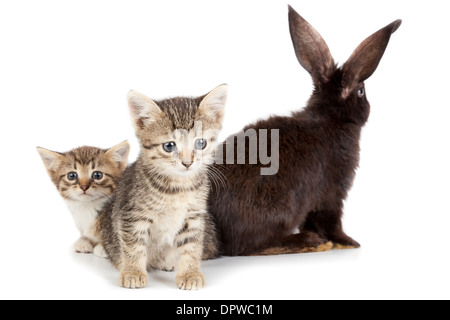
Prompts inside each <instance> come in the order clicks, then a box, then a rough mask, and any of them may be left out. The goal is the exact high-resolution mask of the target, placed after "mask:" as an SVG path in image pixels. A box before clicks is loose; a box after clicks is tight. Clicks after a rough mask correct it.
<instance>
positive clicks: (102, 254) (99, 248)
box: [94, 244, 108, 259]
mask: <svg viewBox="0 0 450 320" xmlns="http://www.w3.org/2000/svg"><path fill="white" fill-rule="evenodd" d="M94 254H95V255H96V256H97V257H99V258H104V259H108V255H107V254H106V251H105V248H104V247H103V246H102V245H101V244H99V245H97V246H96V247H95V248H94Z"/></svg>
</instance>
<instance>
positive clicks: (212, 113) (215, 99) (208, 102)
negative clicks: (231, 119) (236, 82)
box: [198, 84, 228, 123]
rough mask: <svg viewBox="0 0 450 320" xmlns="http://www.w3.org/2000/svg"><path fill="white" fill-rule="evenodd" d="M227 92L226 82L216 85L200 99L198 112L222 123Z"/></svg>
mask: <svg viewBox="0 0 450 320" xmlns="http://www.w3.org/2000/svg"><path fill="white" fill-rule="evenodd" d="M227 93H228V86H227V85H226V84H222V85H220V86H218V87H217V88H215V89H214V90H213V91H211V92H210V93H208V94H207V95H206V96H205V97H204V98H203V99H202V101H201V102H200V106H199V108H198V112H199V113H200V114H201V115H203V116H206V117H208V118H209V119H213V120H214V121H216V122H219V123H222V121H223V117H224V109H225V104H226V102H227Z"/></svg>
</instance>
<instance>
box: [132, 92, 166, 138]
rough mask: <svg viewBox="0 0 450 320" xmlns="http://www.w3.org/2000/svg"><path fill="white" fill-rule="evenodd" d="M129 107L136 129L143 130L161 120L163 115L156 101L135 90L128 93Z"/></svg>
mask: <svg viewBox="0 0 450 320" xmlns="http://www.w3.org/2000/svg"><path fill="white" fill-rule="evenodd" d="M128 106H129V108H130V113H131V118H132V120H133V125H134V126H135V128H136V129H143V128H144V126H145V125H146V124H149V123H152V122H155V121H157V120H159V119H160V118H161V117H162V115H163V112H162V111H161V109H160V108H159V107H158V105H157V104H156V102H155V101H153V100H152V99H150V98H148V97H147V96H145V95H143V94H142V93H139V92H137V91H134V90H131V91H130V92H128Z"/></svg>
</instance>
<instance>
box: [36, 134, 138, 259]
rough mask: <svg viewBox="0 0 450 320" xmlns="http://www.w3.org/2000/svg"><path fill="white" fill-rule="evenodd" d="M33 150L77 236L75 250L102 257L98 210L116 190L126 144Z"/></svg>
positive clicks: (125, 162)
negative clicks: (69, 213) (79, 235)
mask: <svg viewBox="0 0 450 320" xmlns="http://www.w3.org/2000/svg"><path fill="white" fill-rule="evenodd" d="M37 151H38V152H39V155H40V156H41V158H42V161H43V162H44V165H45V167H46V169H47V172H48V174H49V176H50V178H51V179H52V181H53V183H54V184H55V186H56V188H57V189H58V191H59V193H60V194H61V196H62V197H63V199H64V200H65V202H66V204H67V206H68V207H69V210H70V211H71V212H72V216H73V218H74V220H75V225H76V226H77V228H78V230H79V231H80V233H81V237H80V239H78V241H77V242H75V244H74V247H75V251H76V252H79V253H92V252H94V254H95V255H97V256H99V257H103V258H106V257H107V256H106V253H105V251H104V249H103V246H102V245H101V244H100V234H99V230H98V226H97V223H98V219H97V216H98V211H99V210H100V209H101V208H102V207H103V205H104V204H105V202H106V201H107V200H108V199H109V197H110V196H111V195H112V193H113V192H114V190H115V189H116V186H117V183H118V181H119V178H120V176H121V175H122V172H123V171H124V170H125V167H126V166H127V162H128V153H129V151H130V145H129V144H128V142H127V141H124V142H122V143H120V144H118V145H117V146H115V147H112V148H110V149H107V150H103V149H99V148H95V147H80V148H76V149H73V150H71V151H69V152H65V153H59V152H54V151H50V150H47V149H44V148H39V147H38V148H37Z"/></svg>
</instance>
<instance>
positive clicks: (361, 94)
mask: <svg viewBox="0 0 450 320" xmlns="http://www.w3.org/2000/svg"><path fill="white" fill-rule="evenodd" d="M363 96H364V89H363V88H361V89H359V90H358V97H360V98H362V97H363Z"/></svg>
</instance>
